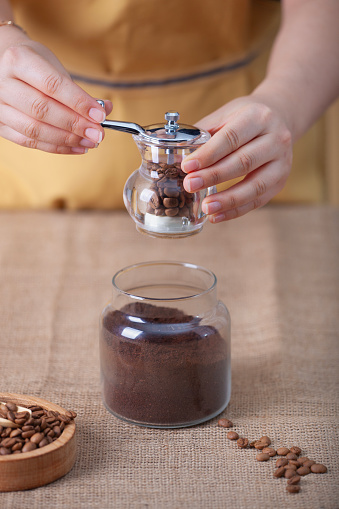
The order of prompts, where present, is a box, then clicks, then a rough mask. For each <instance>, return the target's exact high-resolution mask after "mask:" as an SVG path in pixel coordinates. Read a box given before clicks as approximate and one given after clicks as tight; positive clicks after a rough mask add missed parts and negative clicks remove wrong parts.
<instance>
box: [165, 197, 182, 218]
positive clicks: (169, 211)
mask: <svg viewBox="0 0 339 509" xmlns="http://www.w3.org/2000/svg"><path fill="white" fill-rule="evenodd" d="M168 199H170V198H168ZM178 212H179V208H178V207H176V208H174V209H165V214H166V216H169V217H174V216H176V215H178Z"/></svg>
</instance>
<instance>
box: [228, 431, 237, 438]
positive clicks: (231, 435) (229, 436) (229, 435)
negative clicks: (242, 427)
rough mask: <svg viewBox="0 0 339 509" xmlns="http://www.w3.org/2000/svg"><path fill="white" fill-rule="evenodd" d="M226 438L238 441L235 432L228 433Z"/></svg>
mask: <svg viewBox="0 0 339 509" xmlns="http://www.w3.org/2000/svg"><path fill="white" fill-rule="evenodd" d="M226 436H227V438H228V439H229V440H238V438H239V435H238V433H236V432H235V431H229V432H228V433H227V435H226Z"/></svg>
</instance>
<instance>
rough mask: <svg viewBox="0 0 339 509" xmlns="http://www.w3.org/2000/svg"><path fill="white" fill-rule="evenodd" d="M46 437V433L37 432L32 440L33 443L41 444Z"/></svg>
mask: <svg viewBox="0 0 339 509" xmlns="http://www.w3.org/2000/svg"><path fill="white" fill-rule="evenodd" d="M44 438H45V435H44V434H43V433H35V435H33V436H32V437H31V442H33V444H39V443H40V442H41V440H43V439H44Z"/></svg>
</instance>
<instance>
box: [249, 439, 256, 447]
mask: <svg viewBox="0 0 339 509" xmlns="http://www.w3.org/2000/svg"><path fill="white" fill-rule="evenodd" d="M256 443H257V440H253V441H252V442H250V443H249V444H248V445H249V446H250V447H255V444H256Z"/></svg>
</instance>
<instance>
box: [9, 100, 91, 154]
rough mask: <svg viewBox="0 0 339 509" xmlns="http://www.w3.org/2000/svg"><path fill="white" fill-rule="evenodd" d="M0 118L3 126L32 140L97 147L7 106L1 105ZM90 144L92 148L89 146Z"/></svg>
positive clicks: (60, 144) (72, 145)
mask: <svg viewBox="0 0 339 509" xmlns="http://www.w3.org/2000/svg"><path fill="white" fill-rule="evenodd" d="M0 118H1V122H2V124H4V125H8V126H9V127H11V128H12V129H14V130H15V131H17V132H19V133H21V134H23V135H24V136H26V137H27V138H30V139H34V140H38V141H42V142H45V143H50V144H52V145H58V146H67V147H68V146H69V147H79V145H80V146H81V144H82V145H85V146H86V147H87V148H93V147H94V146H95V143H93V142H88V140H83V139H82V138H81V137H80V136H77V135H76V134H73V133H71V132H67V131H64V130H62V129H59V128H57V127H53V126H51V125H49V124H45V123H43V122H39V121H38V120H34V119H32V118H31V117H29V116H28V115H25V114H24V113H22V112H21V111H17V110H15V109H14V108H12V107H11V106H7V105H6V104H0ZM89 144H90V145H91V146H89Z"/></svg>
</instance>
